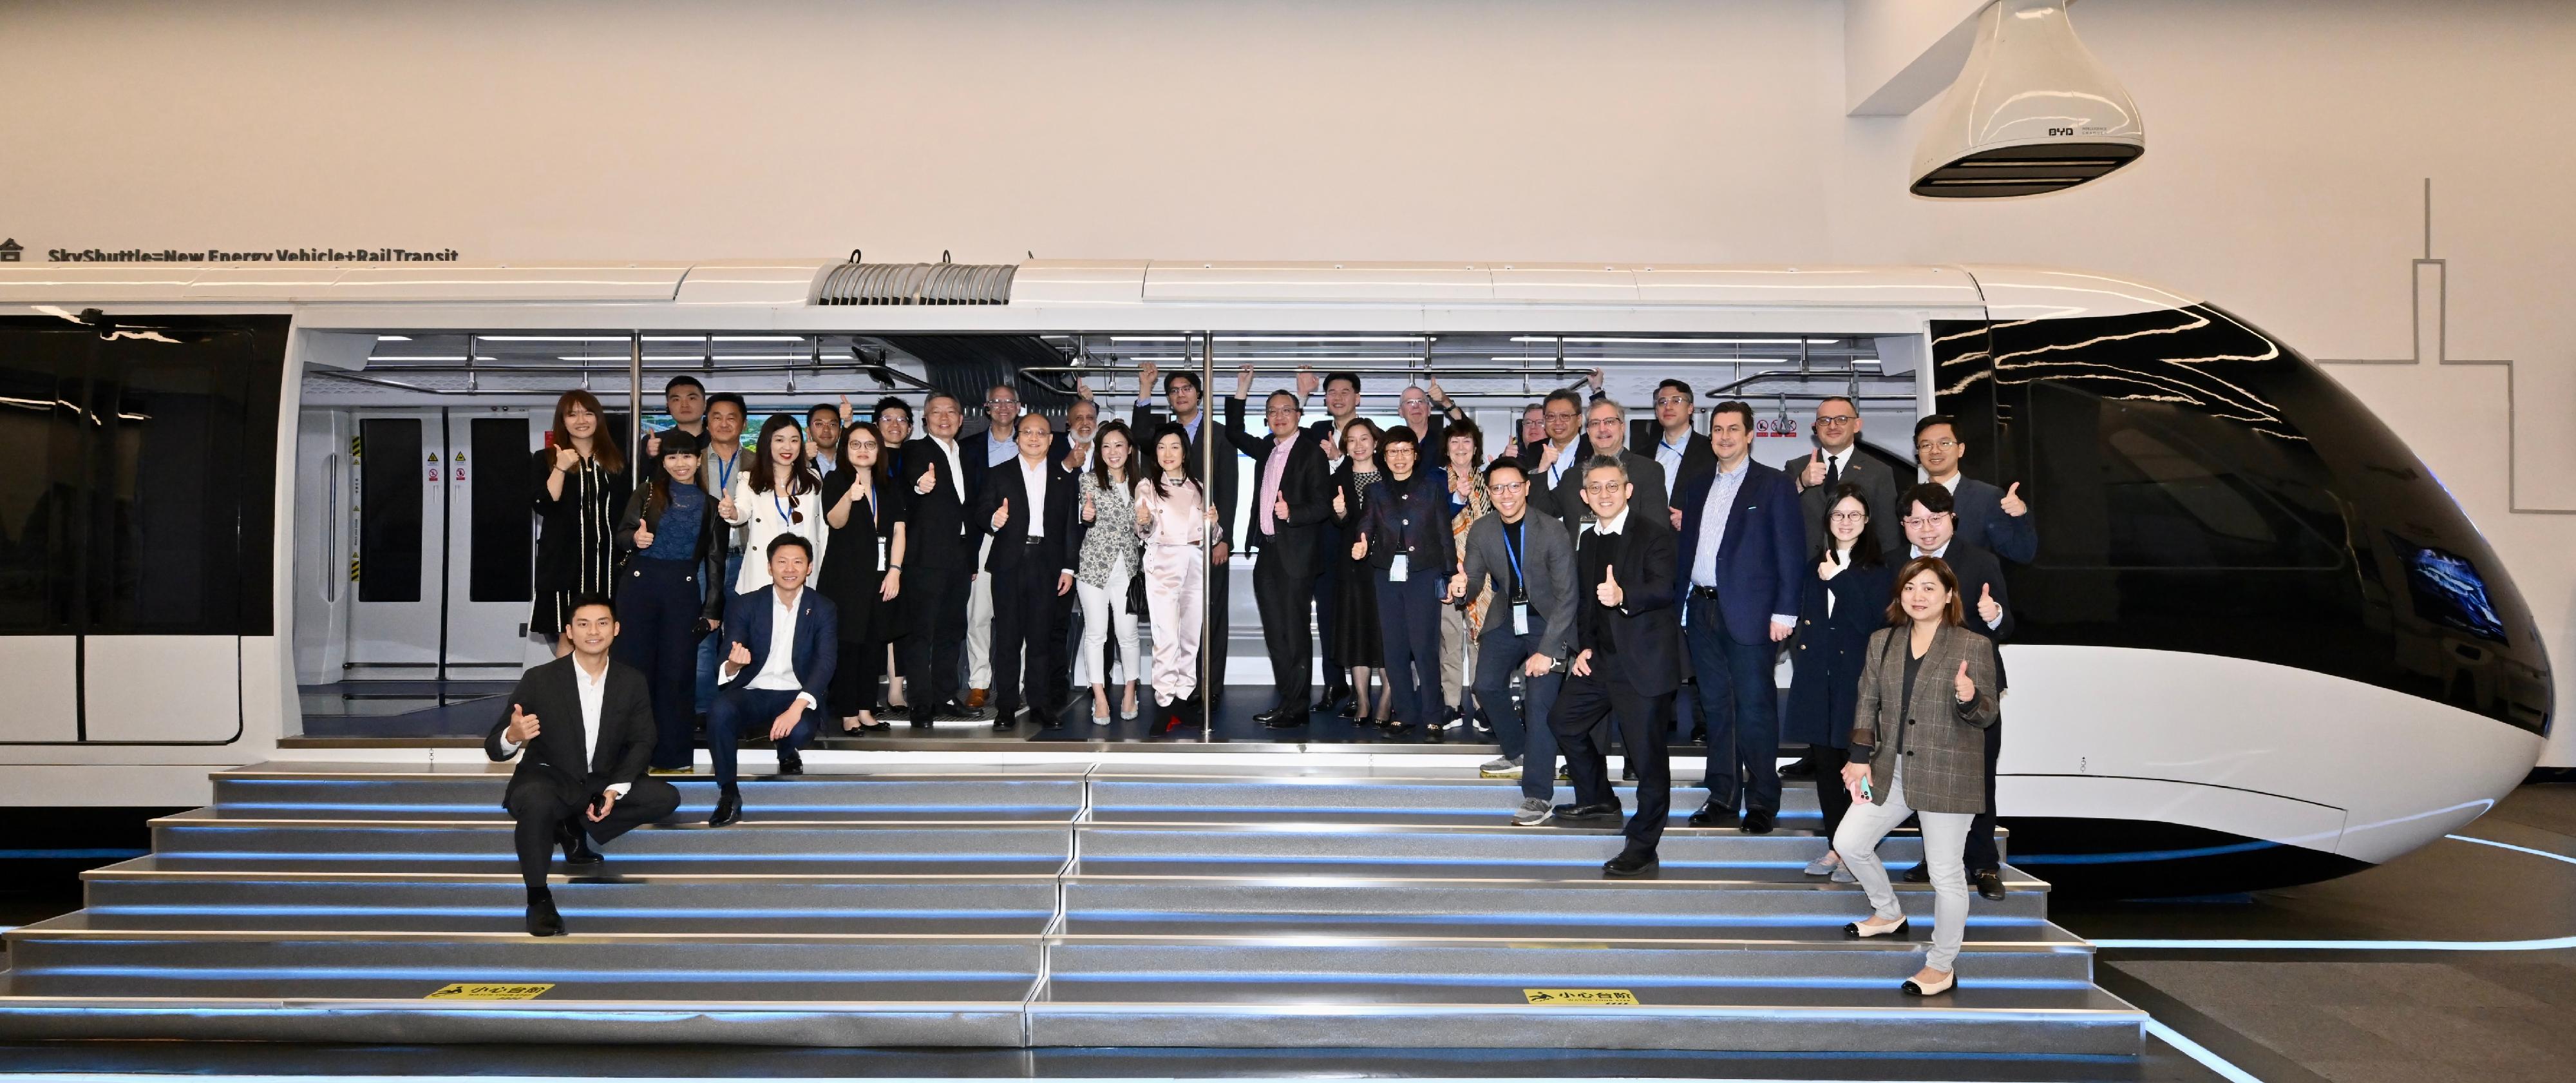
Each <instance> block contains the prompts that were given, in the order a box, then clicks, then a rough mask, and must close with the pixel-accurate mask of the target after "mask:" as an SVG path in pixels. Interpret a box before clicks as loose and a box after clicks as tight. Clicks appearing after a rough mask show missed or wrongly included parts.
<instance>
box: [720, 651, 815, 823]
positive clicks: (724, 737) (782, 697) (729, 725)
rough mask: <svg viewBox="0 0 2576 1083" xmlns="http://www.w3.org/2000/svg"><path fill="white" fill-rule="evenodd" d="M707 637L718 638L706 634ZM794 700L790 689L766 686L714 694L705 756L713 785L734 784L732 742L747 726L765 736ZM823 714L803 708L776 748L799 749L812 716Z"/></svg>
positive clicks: (810, 735)
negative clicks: (712, 764) (711, 763)
mask: <svg viewBox="0 0 2576 1083" xmlns="http://www.w3.org/2000/svg"><path fill="white" fill-rule="evenodd" d="M709 638H711V639H712V638H722V637H720V636H710V637H709ZM794 702H796V693H795V692H794V691H792V690H773V689H767V688H728V689H725V690H724V691H722V692H719V693H717V694H716V706H715V710H712V711H709V712H707V758H709V759H711V760H714V761H715V766H716V785H718V786H720V787H723V788H726V789H731V788H733V784H734V753H735V749H734V742H735V741H737V740H740V739H741V737H742V731H744V730H746V729H748V730H751V731H752V732H754V733H757V734H759V735H761V736H763V737H767V736H769V724H770V723H771V722H773V721H776V720H777V718H778V716H779V715H780V714H781V713H783V712H785V711H786V710H787V705H788V704H791V703H794ZM822 714H823V709H822V708H820V707H807V708H805V713H804V714H802V715H799V716H798V717H797V719H796V728H795V729H792V730H789V731H787V736H786V738H785V739H783V740H780V741H779V742H778V747H780V748H802V747H804V745H805V742H807V741H810V740H813V739H814V719H816V718H817V717H820V716H821V715H822Z"/></svg>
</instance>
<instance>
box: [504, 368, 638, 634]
mask: <svg viewBox="0 0 2576 1083" xmlns="http://www.w3.org/2000/svg"><path fill="white" fill-rule="evenodd" d="M606 424H607V411H605V410H603V409H601V408H600V405H599V400H598V399H597V398H595V397H593V396H592V395H591V393H590V392H587V391H578V390H575V391H566V392H564V393H563V397H562V398H559V399H556V400H555V420H554V428H553V429H551V430H549V432H548V433H547V440H546V447H545V450H543V451H539V452H537V453H536V465H535V468H534V470H533V473H534V474H535V476H536V478H537V487H536V494H535V498H536V499H535V505H536V511H537V521H538V524H539V526H538V533H537V561H536V573H535V580H534V582H533V584H532V587H533V591H534V594H535V601H534V603H533V604H532V606H531V607H530V611H529V614H528V630H529V631H531V632H534V633H536V634H538V635H541V636H544V637H546V638H547V639H548V640H551V641H552V642H553V643H554V649H555V657H557V658H561V657H563V656H564V655H565V654H567V653H570V652H571V650H572V644H571V643H569V642H567V641H565V640H564V638H563V630H564V624H565V622H566V621H569V620H570V619H571V618H572V602H573V599H575V598H579V597H582V596H584V595H590V594H596V595H599V596H601V597H611V596H613V592H614V591H615V590H616V589H617V585H616V582H615V579H616V569H615V567H614V565H615V563H616V561H615V558H616V556H617V512H618V509H619V507H620V506H621V505H623V504H625V502H626V490H627V486H628V485H629V480H628V477H627V473H626V455H625V453H624V452H622V451H620V450H618V447H617V442H616V441H614V440H611V439H609V437H608V433H607V432H605V431H604V429H605V427H606Z"/></svg>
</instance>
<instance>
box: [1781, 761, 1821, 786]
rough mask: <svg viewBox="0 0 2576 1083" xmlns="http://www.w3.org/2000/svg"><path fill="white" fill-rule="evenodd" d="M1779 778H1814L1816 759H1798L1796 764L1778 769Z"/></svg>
mask: <svg viewBox="0 0 2576 1083" xmlns="http://www.w3.org/2000/svg"><path fill="white" fill-rule="evenodd" d="M1780 777H1782V778H1791V779H1801V780H1804V779H1812V778H1814V777H1816V758H1815V757H1814V756H1800V757H1798V761H1797V762H1796V763H1792V764H1790V765H1789V766H1787V767H1783V768H1781V769H1780Z"/></svg>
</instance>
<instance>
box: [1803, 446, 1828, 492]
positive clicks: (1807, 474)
mask: <svg viewBox="0 0 2576 1083" xmlns="http://www.w3.org/2000/svg"><path fill="white" fill-rule="evenodd" d="M1824 483H1825V451H1824V449H1823V448H1817V449H1816V450H1814V451H1811V452H1808V453H1807V469H1806V470H1804V471H1802V472H1801V473H1799V475H1798V487H1799V488H1801V489H1813V488H1815V487H1816V486H1819V485H1822V484H1824Z"/></svg>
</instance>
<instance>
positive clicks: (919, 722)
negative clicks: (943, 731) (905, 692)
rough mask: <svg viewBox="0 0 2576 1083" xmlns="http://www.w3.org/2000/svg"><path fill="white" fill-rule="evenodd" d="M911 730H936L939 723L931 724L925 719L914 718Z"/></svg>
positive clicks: (931, 722)
mask: <svg viewBox="0 0 2576 1083" xmlns="http://www.w3.org/2000/svg"><path fill="white" fill-rule="evenodd" d="M912 728H914V729H917V730H921V731H923V732H928V731H930V730H935V729H938V728H939V723H937V722H933V721H931V720H929V719H927V718H916V719H913V720H912Z"/></svg>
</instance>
